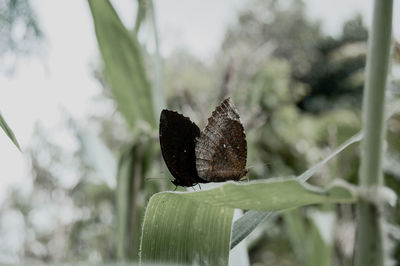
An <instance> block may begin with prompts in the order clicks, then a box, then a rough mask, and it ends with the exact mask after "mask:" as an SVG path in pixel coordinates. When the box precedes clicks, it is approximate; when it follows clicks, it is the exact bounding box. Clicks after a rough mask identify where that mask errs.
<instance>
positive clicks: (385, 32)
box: [355, 0, 393, 266]
mask: <svg viewBox="0 0 400 266" xmlns="http://www.w3.org/2000/svg"><path fill="white" fill-rule="evenodd" d="M392 8H393V1H392V0H375V3H374V14H373V21H372V30H371V32H370V38H369V43H368V54H367V66H366V79H365V88H364V98H363V132H364V139H363V141H362V146H361V147H362V150H361V166H360V176H359V184H360V185H361V186H365V187H368V189H371V188H374V187H376V186H379V185H382V184H383V176H382V170H381V162H382V152H383V140H384V132H385V125H384V121H385V119H384V106H385V88H386V78H387V73H388V63H389V53H390V44H391V33H392ZM371 196H372V197H373V196H374V195H373V194H372V195H371ZM382 244H383V240H382V230H381V217H380V212H379V210H378V208H377V206H375V205H373V204H371V203H368V202H364V201H361V202H360V203H359V204H358V230H357V242H356V254H355V265H356V266H370V265H377V266H379V265H384V258H383V247H382Z"/></svg>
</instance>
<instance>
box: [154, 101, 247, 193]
mask: <svg viewBox="0 0 400 266" xmlns="http://www.w3.org/2000/svg"><path fill="white" fill-rule="evenodd" d="M159 137H160V146H161V153H162V156H163V158H164V161H165V163H166V165H167V167H168V169H169V171H170V172H171V174H172V176H173V177H174V178H175V179H174V180H173V181H172V183H173V184H174V185H176V186H182V187H190V186H194V185H196V184H199V183H208V182H224V181H227V180H235V181H238V180H240V179H241V178H242V177H244V176H245V175H246V174H247V169H246V160H247V142H246V134H245V131H244V128H243V125H242V123H241V122H240V117H239V114H238V112H237V109H236V107H235V105H234V104H233V103H232V101H231V100H230V98H227V99H225V100H224V101H222V103H221V104H220V105H219V106H217V107H216V109H215V110H214V112H213V113H212V115H211V117H210V118H208V124H207V126H206V127H205V129H204V130H203V131H202V132H200V129H199V127H198V126H197V125H196V124H195V123H193V122H192V121H190V119H189V118H188V117H185V116H183V115H181V114H179V113H177V112H174V111H170V110H166V109H164V110H162V112H161V115H160V129H159Z"/></svg>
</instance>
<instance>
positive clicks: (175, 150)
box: [159, 110, 204, 187]
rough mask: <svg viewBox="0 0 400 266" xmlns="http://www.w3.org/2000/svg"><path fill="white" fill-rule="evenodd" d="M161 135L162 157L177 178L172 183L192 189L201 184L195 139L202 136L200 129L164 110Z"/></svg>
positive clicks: (181, 117) (182, 117)
mask: <svg viewBox="0 0 400 266" xmlns="http://www.w3.org/2000/svg"><path fill="white" fill-rule="evenodd" d="M159 135H160V146H161V153H162V156H163V158H164V161H165V163H166V165H167V167H168V169H169V171H170V172H171V174H172V176H173V177H174V178H175V180H174V181H172V183H173V184H175V185H176V186H182V187H190V186H193V185H195V184H197V183H199V182H201V179H199V177H198V174H197V170H196V157H195V138H196V137H199V136H200V129H199V127H198V126H197V125H196V124H195V123H193V122H192V121H190V119H189V118H187V117H185V116H183V115H181V114H178V113H177V112H173V111H169V110H163V111H162V112H161V115H160V130H159ZM202 182H204V181H202Z"/></svg>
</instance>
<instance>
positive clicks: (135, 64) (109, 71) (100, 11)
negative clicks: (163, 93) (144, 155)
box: [89, 0, 156, 127]
mask: <svg viewBox="0 0 400 266" xmlns="http://www.w3.org/2000/svg"><path fill="white" fill-rule="evenodd" d="M89 6H90V10H91V12H92V16H93V21H94V25H95V31H96V36H97V40H98V44H99V48H100V52H101V55H102V57H103V60H104V63H105V72H106V77H107V80H108V82H109V83H110V85H111V89H112V92H113V95H114V98H115V100H116V103H117V105H118V109H119V110H120V111H121V113H122V114H123V115H124V116H125V119H126V120H127V122H128V124H129V125H131V126H132V127H135V126H136V124H137V122H138V120H143V121H146V122H148V123H149V124H150V125H151V126H153V127H155V125H156V120H155V116H154V111H153V105H152V93H151V86H150V83H149V81H148V79H147V76H146V71H145V67H144V63H143V60H142V57H141V51H140V46H139V44H138V41H137V39H136V37H135V35H134V34H132V33H130V32H129V31H128V30H127V29H126V28H125V26H124V25H123V24H122V22H121V20H120V19H119V17H118V15H117V13H116V12H115V10H114V8H113V7H112V5H111V4H110V2H109V1H108V0H89Z"/></svg>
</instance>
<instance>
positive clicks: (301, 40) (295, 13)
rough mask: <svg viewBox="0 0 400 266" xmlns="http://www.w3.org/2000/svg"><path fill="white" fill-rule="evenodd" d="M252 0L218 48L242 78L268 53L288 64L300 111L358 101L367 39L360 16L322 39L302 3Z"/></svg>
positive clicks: (321, 108) (250, 73)
mask: <svg viewBox="0 0 400 266" xmlns="http://www.w3.org/2000/svg"><path fill="white" fill-rule="evenodd" d="M254 2H255V3H254V4H253V5H250V7H249V8H248V9H246V10H244V11H242V12H241V13H240V14H239V19H238V23H237V24H236V25H234V26H232V27H231V28H230V29H229V30H228V32H227V34H226V37H225V40H224V42H223V46H222V48H223V51H224V54H225V55H227V56H233V57H234V58H235V61H239V62H236V63H237V64H238V65H240V66H241V67H242V68H246V71H243V72H244V73H246V72H247V76H252V75H254V71H256V69H259V64H261V63H262V62H265V59H266V58H267V57H269V56H273V57H277V58H281V59H285V60H287V61H288V62H289V65H290V67H291V73H290V75H291V78H292V81H291V82H290V84H289V88H290V92H291V94H292V95H293V100H294V101H295V102H296V103H297V106H298V107H299V108H300V109H301V110H303V111H308V112H312V113H319V112H322V111H326V110H329V109H331V108H333V107H335V106H336V105H341V104H345V105H346V106H352V105H354V103H358V102H359V101H360V96H361V92H362V85H363V78H362V73H363V68H364V65H365V51H366V45H365V43H366V39H367V30H366V28H365V27H364V25H363V23H362V18H361V16H357V17H356V18H355V19H353V20H350V21H348V22H346V23H345V24H344V26H343V31H342V34H341V36H339V37H336V38H335V37H327V36H325V35H324V34H323V33H322V31H321V30H320V25H319V23H318V22H312V21H310V20H309V18H307V16H306V14H305V5H304V3H303V2H302V1H289V2H290V3H288V2H285V3H282V2H279V1H275V0H269V1H254ZM241 55H243V56H241ZM238 58H239V59H238ZM249 66H250V67H249ZM240 78H243V77H242V76H241V77H240ZM299 84H301V85H302V86H299Z"/></svg>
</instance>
